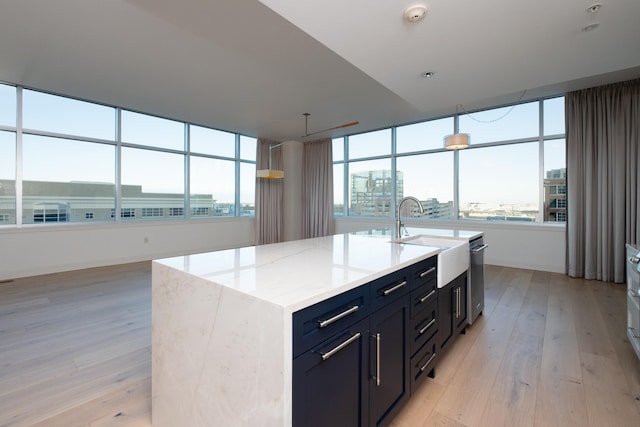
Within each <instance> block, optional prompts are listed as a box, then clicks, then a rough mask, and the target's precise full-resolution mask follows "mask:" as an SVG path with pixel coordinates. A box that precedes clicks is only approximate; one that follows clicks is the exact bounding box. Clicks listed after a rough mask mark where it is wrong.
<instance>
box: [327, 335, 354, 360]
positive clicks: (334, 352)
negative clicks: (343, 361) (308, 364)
mask: <svg viewBox="0 0 640 427" xmlns="http://www.w3.org/2000/svg"><path fill="white" fill-rule="evenodd" d="M358 338H360V332H356V334H355V335H352V336H351V337H350V338H349V339H347V340H346V341H345V342H343V343H342V344H339V345H337V346H336V347H334V348H332V349H331V350H329V351H327V352H326V353H320V356H321V357H322V360H327V359H328V358H330V357H331V356H333V355H334V354H336V353H337V352H339V351H340V350H342V349H343V348H345V347H346V346H348V345H349V344H351V343H352V342H354V341H357V340H358Z"/></svg>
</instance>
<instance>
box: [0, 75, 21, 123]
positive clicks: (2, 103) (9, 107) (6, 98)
mask: <svg viewBox="0 0 640 427" xmlns="http://www.w3.org/2000/svg"><path fill="white" fill-rule="evenodd" d="M16 108H17V104H16V88H15V87H13V86H8V85H3V84H0V125H5V126H15V125H16Z"/></svg>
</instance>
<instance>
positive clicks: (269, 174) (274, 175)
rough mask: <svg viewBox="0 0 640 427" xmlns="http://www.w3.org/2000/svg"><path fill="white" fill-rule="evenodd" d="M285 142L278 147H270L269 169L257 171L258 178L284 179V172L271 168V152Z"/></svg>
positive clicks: (278, 145)
mask: <svg viewBox="0 0 640 427" xmlns="http://www.w3.org/2000/svg"><path fill="white" fill-rule="evenodd" d="M282 144H284V142H281V143H280V144H276V145H269V169H259V170H257V171H256V176H257V177H258V178H263V179H282V178H284V171H283V170H279V169H273V167H272V166H271V150H272V149H274V148H277V147H280V146H281V145H282Z"/></svg>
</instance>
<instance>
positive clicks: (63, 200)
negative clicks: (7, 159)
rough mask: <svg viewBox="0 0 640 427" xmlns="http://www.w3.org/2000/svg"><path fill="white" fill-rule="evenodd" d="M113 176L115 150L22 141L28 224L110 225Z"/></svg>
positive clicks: (59, 140) (25, 138) (34, 137)
mask: <svg viewBox="0 0 640 427" xmlns="http://www.w3.org/2000/svg"><path fill="white" fill-rule="evenodd" d="M114 171H115V147H114V146H113V145H107V144H95V143H92V142H85V141H76V140H71V139H63V138H52V137H47V136H40V135H30V134H26V135H23V136H22V178H23V180H22V221H23V223H24V224H32V223H42V222H73V221H85V220H86V213H88V212H92V213H93V214H94V215H93V218H92V219H91V220H93V221H96V220H103V221H104V220H109V219H110V213H111V209H112V208H113V206H114V202H115V176H114V173H115V172H114Z"/></svg>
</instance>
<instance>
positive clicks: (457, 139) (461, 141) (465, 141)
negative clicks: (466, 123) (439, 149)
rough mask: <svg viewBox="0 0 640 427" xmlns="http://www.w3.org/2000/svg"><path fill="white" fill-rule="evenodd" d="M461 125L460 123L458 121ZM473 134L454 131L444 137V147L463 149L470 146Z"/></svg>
mask: <svg viewBox="0 0 640 427" xmlns="http://www.w3.org/2000/svg"><path fill="white" fill-rule="evenodd" d="M456 116H457V117H458V118H459V116H458V104H456ZM458 127H459V123H458ZM470 139H471V135H469V134H468V133H454V134H452V135H447V136H445V137H444V148H446V149H447V150H463V149H465V148H467V147H468V146H469V140H470Z"/></svg>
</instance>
